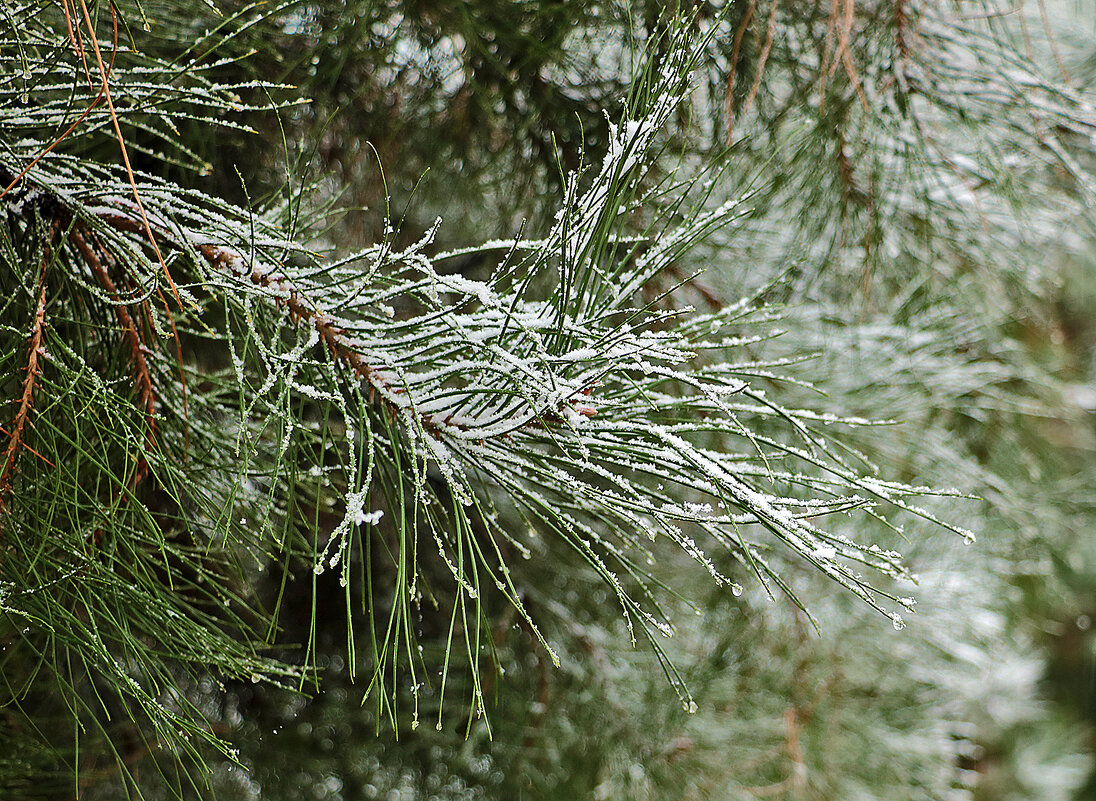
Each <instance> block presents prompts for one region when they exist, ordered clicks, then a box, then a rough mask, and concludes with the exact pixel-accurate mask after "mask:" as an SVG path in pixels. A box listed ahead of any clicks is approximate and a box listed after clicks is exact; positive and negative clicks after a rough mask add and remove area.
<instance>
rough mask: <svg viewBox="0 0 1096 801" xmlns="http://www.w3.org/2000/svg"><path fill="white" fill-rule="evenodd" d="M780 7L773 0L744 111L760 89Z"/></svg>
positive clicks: (778, 0)
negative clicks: (767, 26) (777, 11)
mask: <svg viewBox="0 0 1096 801" xmlns="http://www.w3.org/2000/svg"><path fill="white" fill-rule="evenodd" d="M779 7H780V0H773V7H772V9H771V10H770V11H769V28H768V32H767V33H766V34H765V44H764V45H762V46H761V56H760V57H759V58H758V59H757V74H756V75H754V80H753V86H751V87H750V94H749V95H748V96H747V97H746V106H745V109H744V110H745V111H749V110H750V106H752V105H753V102H754V98H756V97H757V92H758V90H759V89H761V78H762V76H763V75H764V74H765V64H766V62H768V60H769V51H771V50H772V47H773V36H774V35H775V33H776V10H777V9H778V8H779Z"/></svg>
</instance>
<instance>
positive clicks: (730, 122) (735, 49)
mask: <svg viewBox="0 0 1096 801" xmlns="http://www.w3.org/2000/svg"><path fill="white" fill-rule="evenodd" d="M756 8H757V0H750V7H749V8H747V9H746V16H744V17H743V18H742V22H741V23H739V26H738V30H736V31H735V33H734V45H733V46H732V47H731V66H730V67H729V68H728V70H727V144H728V145H733V144H734V79H735V72H736V71H737V70H738V53H739V51H740V50H741V48H742V37H744V36H745V35H746V28H748V27H749V25H750V20H752V19H753V15H754V9H756Z"/></svg>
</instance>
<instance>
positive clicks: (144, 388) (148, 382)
mask: <svg viewBox="0 0 1096 801" xmlns="http://www.w3.org/2000/svg"><path fill="white" fill-rule="evenodd" d="M84 233H86V232H85V231H83V230H82V229H79V228H75V229H73V230H72V232H71V233H70V234H69V241H70V242H72V244H73V245H75V247H76V249H77V251H79V253H80V255H81V256H82V257H83V259H84V261H85V262H86V263H87V265H88V267H90V268H91V272H92V273H93V274H94V275H95V279H96V280H97V281H98V282H99V286H101V287H102V288H103V289H104V290H105V291H106V292H107V294H108V295H109V296H110V298H111V300H113V301H115V302H116V304H117V305H115V307H114V313H115V315H116V316H117V318H118V324H119V325H120V326H121V328H122V337H123V340H124V341H125V343H126V348H127V349H128V351H129V359H130V364H131V365H132V369H133V388H134V390H135V391H136V392H137V406H138V408H140V409H141V411H142V412H143V413H144V415H145V424H146V428H147V430H146V438H147V442H148V445H149V446H150V447H151V446H152V445H153V444H154V443H155V440H156V392H155V389H154V388H153V385H152V373H151V371H150V370H149V369H148V360H147V359H146V358H145V352H146V351H147V347H146V346H145V343H144V341H143V340H142V338H141V333H140V330H139V329H138V327H137V325H136V323H135V322H134V320H133V317H132V315H130V313H129V310H128V309H127V308H126V307H125V306H123V305H121V304H120V303H119V295H118V290H117V287H115V285H114V281H113V280H112V279H111V277H110V274H109V273H108V272H107V270H106V268H105V267H104V266H103V263H102V259H100V258H99V256H98V255H97V254H96V252H95V250H94V249H93V248H92V247H91V245H89V244H88V241H87V239H86V238H85V237H84ZM147 473H148V462H147V461H146V460H145V458H144V457H143V456H142V457H141V458H140V459H139V460H138V462H137V472H136V474H135V475H134V478H133V483H134V484H137V483H139V482H140V481H141V480H142V479H143V478H144V476H145V475H146V474H147Z"/></svg>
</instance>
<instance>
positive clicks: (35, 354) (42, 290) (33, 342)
mask: <svg viewBox="0 0 1096 801" xmlns="http://www.w3.org/2000/svg"><path fill="white" fill-rule="evenodd" d="M48 264H49V248H48V247H46V248H45V250H44V252H43V254H42V269H41V271H40V272H39V275H38V305H37V307H36V309H35V312H34V322H33V323H32V324H31V332H30V343H29V346H28V348H27V368H26V375H25V376H24V377H23V393H22V396H21V398H20V399H19V410H18V411H17V412H16V413H15V419H14V420H13V421H12V425H11V432H10V433H9V434H8V447H7V449H6V450H5V451H4V458H3V465H4V467H3V470H2V471H0V510H2V509H3V503H4V496H5V495H6V494H7V493H9V492H11V479H12V476H13V475H14V474H15V463H16V461H17V460H18V458H19V451H20V450H21V449H22V447H23V429H24V428H25V427H26V425H27V420H28V418H29V417H30V411H31V409H32V408H33V407H34V387H35V384H36V383H37V382H38V376H39V375H41V373H42V366H41V364H40V362H39V358H40V357H41V355H42V339H43V336H44V335H45V330H46V266H47V265H48Z"/></svg>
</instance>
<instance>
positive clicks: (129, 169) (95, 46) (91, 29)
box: [79, 0, 183, 308]
mask: <svg viewBox="0 0 1096 801" xmlns="http://www.w3.org/2000/svg"><path fill="white" fill-rule="evenodd" d="M79 3H80V8H81V10H82V11H83V12H84V22H85V23H86V24H87V30H88V40H89V41H90V42H91V49H92V52H94V53H95V61H96V63H97V64H98V66H99V75H100V77H101V78H102V80H103V96H104V98H105V99H106V101H107V108H109V109H110V121H111V124H112V125H113V126H114V134H115V136H116V137H117V138H118V148H119V149H120V150H121V151H122V162H123V163H124V164H125V168H126V176H127V177H128V178H129V185H130V188H131V189H132V190H133V199H134V201H135V202H136V203H137V210H138V211H139V212H140V214H141V222H143V223H144V229H145V234H146V236H147V237H148V242H149V244H150V245H151V246H152V250H153V251H154V252H155V253H156V260H157V261H158V262H159V263H160V267H161V269H162V270H163V271H164V277H165V278H167V283H168V286H170V287H171V292H172V294H173V295H174V296H175V302H176V303H178V304H179V307H180V308H182V305H183V301H182V299H181V298H180V297H179V289H178V287H176V286H175V280H174V279H173V278H172V277H171V272H170V271H169V270H168V268H167V262H165V261H164V256H163V254H162V253H160V246H159V244H157V242H156V236H155V235H154V234H153V232H152V224H151V223H150V222H149V221H148V215H147V214H146V213H145V206H144V204H143V203H142V202H141V193H140V192H139V191H138V190H137V179H136V177H134V174H133V165H132V164H130V161H129V149H128V148H127V147H126V140H125V137H124V136H122V126H121V123H119V121H118V112H117V111H116V110H115V108H114V98H113V97H112V96H111V94H110V82H109V81H108V78H109V77H110V73H109V72H108V70H107V68H106V66H105V65H104V64H103V53H102V51H101V50H100V49H99V40H98V39H97V38H96V36H95V23H94V22H93V21H92V19H91V12H89V11H88V6H87V2H86V0H79ZM111 13H112V14H113V13H115V12H114V7H113V6H111Z"/></svg>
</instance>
